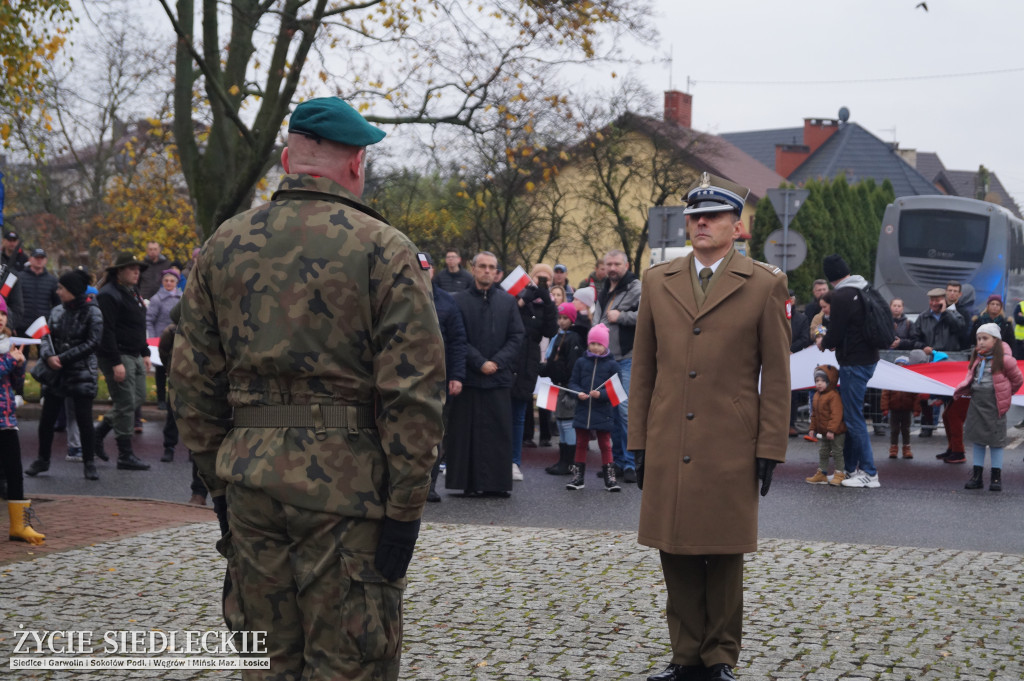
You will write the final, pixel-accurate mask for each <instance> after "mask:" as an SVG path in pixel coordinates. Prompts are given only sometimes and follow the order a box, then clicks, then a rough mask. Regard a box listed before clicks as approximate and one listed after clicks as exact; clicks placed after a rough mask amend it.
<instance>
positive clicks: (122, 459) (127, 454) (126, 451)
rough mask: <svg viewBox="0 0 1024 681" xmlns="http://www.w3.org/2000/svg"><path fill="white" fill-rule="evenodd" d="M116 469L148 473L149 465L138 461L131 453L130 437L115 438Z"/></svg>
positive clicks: (133, 453)
mask: <svg viewBox="0 0 1024 681" xmlns="http://www.w3.org/2000/svg"><path fill="white" fill-rule="evenodd" d="M117 467H118V469H119V470H125V471H148V470H149V464H148V463H146V462H144V461H139V459H138V458H136V456H135V452H133V451H132V439H131V438H130V437H119V438H117Z"/></svg>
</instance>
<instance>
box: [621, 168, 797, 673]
mask: <svg viewBox="0 0 1024 681" xmlns="http://www.w3.org/2000/svg"><path fill="white" fill-rule="evenodd" d="M746 195H747V190H746V189H745V188H743V187H740V186H739V185H736V184H734V183H732V182H729V181H727V180H724V179H722V178H718V177H714V176H712V175H709V174H707V173H705V174H704V175H703V176H702V177H701V181H700V182H699V183H698V184H697V185H696V186H694V187H693V188H692V189H690V191H689V192H688V193H687V196H686V202H687V208H686V210H685V211H684V213H685V214H686V226H687V229H688V230H689V234H690V240H691V242H692V243H693V253H691V254H689V255H687V256H684V257H682V258H676V259H674V260H672V261H669V262H665V263H661V264H659V265H656V266H654V267H652V268H650V269H649V270H648V271H647V273H646V275H645V276H644V280H643V292H642V295H641V296H640V309H639V312H638V314H637V321H636V340H635V343H634V345H633V367H632V369H633V372H632V382H631V385H630V389H629V402H630V409H629V448H630V449H631V450H634V453H635V454H636V458H637V464H638V465H637V473H638V476H637V482H638V484H639V485H640V487H641V489H643V496H642V498H641V505H640V529H639V533H638V541H639V542H640V543H641V544H643V545H644V546H650V547H653V548H657V549H659V551H660V555H661V565H662V572H663V573H664V576H665V586H666V589H667V591H668V599H667V601H666V607H665V611H666V617H667V619H668V628H669V636H670V638H671V642H672V660H671V663H670V664H669V665H668V667H666V668H665V669H664V670H663V671H661V672H658V673H655V674H653V675H651V676H649V677H647V678H648V680H649V681H704V680H706V679H707V680H710V681H731V680H732V679H734V678H735V676H734V675H733V671H732V670H733V667H735V666H736V663H737V661H738V660H739V655H740V646H741V643H740V641H741V636H742V629H743V554H744V553H750V552H753V551H756V550H757V515H758V479H760V480H761V485H760V493H761V495H762V496H763V495H765V494H767V493H768V489H769V487H770V485H771V478H772V471H773V469H774V467H775V464H776V463H777V462H781V461H784V460H785V457H786V443H787V437H786V423H787V421H788V419H787V412H788V411H789V399H788V398H789V349H790V341H791V338H790V323H789V320H787V319H786V297H787V293H788V288H787V284H786V275H785V274H783V273H782V271H781V270H779V269H778V268H777V267H772V266H771V265H765V264H764V263H759V262H755V261H753V260H751V259H749V258H747V257H745V256H743V255H741V254H739V253H737V252H736V251H735V249H734V247H733V243H734V241H735V240H736V239H737V238H739V236H740V235H741V234H742V233H743V223H742V222H741V221H740V215H741V213H742V210H743V205H744V201H745V198H746ZM759 377H760V391H759V390H758V379H759ZM647 473H650V475H647ZM645 479H646V484H645Z"/></svg>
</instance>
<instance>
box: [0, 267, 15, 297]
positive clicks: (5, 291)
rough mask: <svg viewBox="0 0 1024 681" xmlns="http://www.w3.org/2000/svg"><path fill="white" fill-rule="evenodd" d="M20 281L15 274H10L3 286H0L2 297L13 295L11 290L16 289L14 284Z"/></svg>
mask: <svg viewBox="0 0 1024 681" xmlns="http://www.w3.org/2000/svg"><path fill="white" fill-rule="evenodd" d="M16 281H18V277H16V276H14V272H11V273H9V274H8V275H7V276H6V277H5V278H4V283H3V285H0V296H3V297H4V298H6V297H7V296H9V295H10V294H11V289H12V288H14V283H15V282H16Z"/></svg>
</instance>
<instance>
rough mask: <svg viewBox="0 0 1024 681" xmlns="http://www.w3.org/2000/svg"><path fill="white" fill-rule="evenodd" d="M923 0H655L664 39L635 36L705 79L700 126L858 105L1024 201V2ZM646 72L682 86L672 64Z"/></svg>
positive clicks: (773, 123)
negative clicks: (923, 4)
mask: <svg viewBox="0 0 1024 681" xmlns="http://www.w3.org/2000/svg"><path fill="white" fill-rule="evenodd" d="M918 1H919V0H857V2H848V1H841V0H770V1H766V0H714V1H711V2H708V1H705V2H691V1H689V0H654V5H655V8H656V11H657V12H658V14H659V18H658V20H657V22H656V25H657V26H658V29H659V31H660V33H661V38H660V44H659V45H658V46H657V47H655V48H652V49H645V48H643V47H639V46H635V47H633V48H631V49H635V50H636V51H637V53H638V56H644V57H647V58H652V57H658V56H661V57H667V56H668V55H669V52H670V49H671V52H672V55H673V63H672V70H671V82H672V85H673V86H674V87H675V89H678V90H687V77H689V78H691V79H692V81H693V82H692V83H691V84H690V87H689V89H688V91H689V92H690V93H691V94H692V95H693V98H694V99H693V125H694V127H695V128H697V129H699V130H702V131H705V132H713V133H720V132H736V131H742V130H759V129H769V128H786V127H800V126H801V125H803V119H804V118H809V117H821V118H835V117H837V112H838V111H839V108H840V107H842V106H846V107H847V108H848V109H849V110H850V120H851V121H853V122H855V123H858V124H860V125H861V126H862V127H864V128H865V129H867V130H869V131H871V132H872V133H874V134H875V135H877V136H878V137H879V138H881V139H883V140H886V141H894V140H895V141H898V142H899V143H900V147H901V148H912V149H917V150H918V151H932V152H936V153H937V154H938V155H939V157H940V158H941V159H942V161H943V163H944V164H945V166H946V167H947V168H949V169H953V170H977V168H978V165H979V164H984V165H985V166H986V167H987V168H988V169H990V170H992V171H995V172H996V173H997V174H998V176H999V179H1000V180H1001V181H1002V183H1003V185H1004V186H1005V187H1006V188H1007V190H1008V191H1009V192H1010V193H1011V195H1013V197H1014V199H1015V200H1016V201H1017V203H1018V204H1019V205H1024V136H1022V134H1021V125H1022V121H1024V50H1022V49H1021V47H1020V45H1021V32H1022V30H1024V2H1022V1H1021V0H927V4H928V11H927V12H926V11H924V10H923V9H919V8H916V7H915V5H916V4H917V3H918ZM612 70H617V71H619V72H620V73H621V72H622V69H621V68H618V69H612V68H610V67H609V68H604V67H602V68H601V69H595V70H594V79H595V81H602V80H604V79H605V77H606V76H607V74H608V72H610V71H612ZM997 71H1002V73H992V72H997ZM633 73H634V74H635V75H637V76H639V77H640V78H641V79H642V80H643V82H644V83H645V84H646V85H647V86H648V87H649V88H650V89H652V90H653V91H654V92H658V93H660V92H662V91H664V90H666V89H668V86H669V78H670V72H669V67H668V64H660V65H657V64H652V65H649V66H645V67H641V68H638V69H634V70H633ZM981 73H985V74H986V75H963V74H981ZM897 79H898V80H897ZM734 83H743V84H734Z"/></svg>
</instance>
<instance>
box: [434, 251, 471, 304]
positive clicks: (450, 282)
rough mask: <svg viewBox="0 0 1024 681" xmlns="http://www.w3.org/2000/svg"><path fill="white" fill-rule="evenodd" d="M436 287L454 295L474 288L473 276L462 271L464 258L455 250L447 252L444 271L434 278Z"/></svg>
mask: <svg viewBox="0 0 1024 681" xmlns="http://www.w3.org/2000/svg"><path fill="white" fill-rule="evenodd" d="M434 286H435V287H436V286H440V287H441V289H442V290H444V291H447V292H448V293H451V294H453V295H454V294H456V293H458V292H459V291H466V290H468V289H469V288H471V287H472V286H473V275H472V274H470V273H469V272H467V271H466V270H464V269H462V256H461V255H459V252H458V251H457V250H455V249H454V248H450V249H448V250H447V251H446V252H445V254H444V269H442V270H441V271H440V272H438V273H437V274H436V275H435V276H434Z"/></svg>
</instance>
